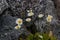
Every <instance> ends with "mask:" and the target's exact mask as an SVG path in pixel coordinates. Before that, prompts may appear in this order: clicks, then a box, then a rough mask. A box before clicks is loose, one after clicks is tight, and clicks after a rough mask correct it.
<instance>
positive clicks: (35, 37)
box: [20, 33, 57, 40]
mask: <svg viewBox="0 0 60 40" xmlns="http://www.w3.org/2000/svg"><path fill="white" fill-rule="evenodd" d="M20 40H23V39H22V38H20ZM25 40H57V38H56V37H55V36H49V33H35V34H30V35H28V36H27V37H26V39H25Z"/></svg>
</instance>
